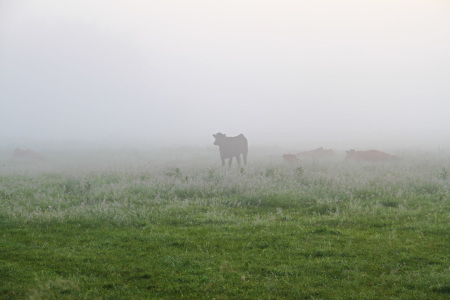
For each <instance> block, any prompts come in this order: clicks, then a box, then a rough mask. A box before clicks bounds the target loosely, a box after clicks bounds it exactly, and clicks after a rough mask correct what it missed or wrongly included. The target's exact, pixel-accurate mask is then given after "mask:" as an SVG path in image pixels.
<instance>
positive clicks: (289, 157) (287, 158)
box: [283, 153, 300, 164]
mask: <svg viewBox="0 0 450 300" xmlns="http://www.w3.org/2000/svg"><path fill="white" fill-rule="evenodd" d="M283 159H284V161H285V162H288V163H290V164H293V163H297V162H300V159H298V157H297V156H295V154H290V153H289V154H283Z"/></svg>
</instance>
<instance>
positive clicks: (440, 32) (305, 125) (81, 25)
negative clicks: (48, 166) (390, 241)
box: [0, 0, 450, 151]
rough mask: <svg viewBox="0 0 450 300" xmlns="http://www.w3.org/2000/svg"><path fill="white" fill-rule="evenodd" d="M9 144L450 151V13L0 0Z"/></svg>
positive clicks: (321, 4)
mask: <svg viewBox="0 0 450 300" xmlns="http://www.w3.org/2000/svg"><path fill="white" fill-rule="evenodd" d="M0 108H1V110H0V113H1V118H0V142H1V141H3V143H4V144H8V145H17V146H21V147H24V148H28V147H33V146H35V147H36V145H43V144H46V143H63V144H66V145H71V144H76V143H78V142H80V143H87V144H89V143H92V144H98V143H110V144H115V143H117V144H133V145H137V146H139V145H198V146H206V145H207V146H210V145H212V142H213V137H212V134H213V133H216V132H223V133H226V134H227V135H229V136H233V135H237V134H239V133H244V134H245V135H246V136H247V138H248V139H249V142H250V145H252V144H253V145H256V144H261V145H262V144H269V145H273V144H277V145H284V146H286V147H290V149H292V150H293V151H295V150H296V149H299V150H300V149H301V148H308V147H318V146H323V147H327V148H339V147H343V148H345V147H348V148H350V147H351V148H361V149H363V148H364V149H367V148H374V147H377V148H381V149H383V148H387V147H394V146H399V147H400V146H402V147H403V146H405V147H449V145H450V2H449V1H445V0H441V1H432V0H430V1H425V0H422V1H418V0H417V1H415V0H405V1H399V0H389V1H387V0H386V1H384V0H376V1H375V0H374V1H369V0H367V1H362V0H354V1H350V0H343V1H335V0H323V1H320V0H319V1H294V0H292V1H262V0H257V1H256V0H255V1H253V0H251V1H242V0H240V1H234V0H231V1H211V0H204V1H198V0H193V1H184V0H178V1H173V0H161V1H106V0H104V1H93V0H90V1H56V0H55V1H44V0H42V1H21V0H6V1H5V0H0Z"/></svg>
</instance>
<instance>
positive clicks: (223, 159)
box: [221, 158, 225, 167]
mask: <svg viewBox="0 0 450 300" xmlns="http://www.w3.org/2000/svg"><path fill="white" fill-rule="evenodd" d="M221 159H222V167H223V166H225V158H221Z"/></svg>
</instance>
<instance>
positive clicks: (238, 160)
mask: <svg viewBox="0 0 450 300" xmlns="http://www.w3.org/2000/svg"><path fill="white" fill-rule="evenodd" d="M236 161H237V163H238V165H239V166H241V155H240V154H238V155H236Z"/></svg>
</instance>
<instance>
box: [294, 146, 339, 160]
mask: <svg viewBox="0 0 450 300" xmlns="http://www.w3.org/2000/svg"><path fill="white" fill-rule="evenodd" d="M296 156H297V157H304V158H324V157H333V156H336V153H334V151H333V150H331V149H324V148H323V147H320V148H317V149H314V150H309V151H303V152H299V153H297V155H296Z"/></svg>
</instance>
